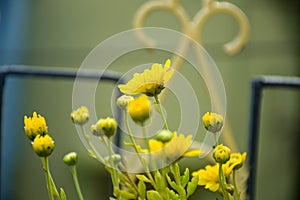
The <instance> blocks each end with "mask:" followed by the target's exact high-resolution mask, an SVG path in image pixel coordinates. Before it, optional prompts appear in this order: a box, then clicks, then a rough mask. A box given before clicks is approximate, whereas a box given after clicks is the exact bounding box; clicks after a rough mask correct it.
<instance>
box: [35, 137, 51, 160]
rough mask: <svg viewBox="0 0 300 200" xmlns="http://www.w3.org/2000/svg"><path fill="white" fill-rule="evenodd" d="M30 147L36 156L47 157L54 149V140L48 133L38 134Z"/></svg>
mask: <svg viewBox="0 0 300 200" xmlns="http://www.w3.org/2000/svg"><path fill="white" fill-rule="evenodd" d="M32 148H33V150H34V152H35V153H36V154H37V155H38V156H40V157H47V156H49V155H50V154H51V153H52V152H53V150H54V141H53V140H52V138H51V137H50V136H49V135H44V136H43V135H38V136H36V137H35V139H34V141H33V143H32Z"/></svg>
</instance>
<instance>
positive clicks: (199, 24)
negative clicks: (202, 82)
mask: <svg viewBox="0 0 300 200" xmlns="http://www.w3.org/2000/svg"><path fill="white" fill-rule="evenodd" d="M220 13H225V14H229V15H231V16H232V17H234V18H235V19H236V20H237V22H238V24H239V26H240V31H239V33H238V35H237V37H236V38H234V39H233V40H232V41H230V42H228V43H226V44H225V45H224V50H225V52H226V53H227V54H228V55H234V54H236V53H238V52H240V51H241V50H242V49H243V47H244V46H245V44H246V43H247V42H248V39H249V29H250V28H249V22H248V19H247V17H246V15H245V14H244V13H243V11H242V10H241V9H239V8H238V7H237V6H235V5H233V4H231V3H228V2H215V1H208V2H206V3H205V4H204V7H203V8H202V9H201V10H199V12H198V13H197V14H196V15H195V17H194V20H193V22H194V23H195V26H194V31H195V32H194V34H197V33H199V37H198V41H199V42H200V44H201V31H202V30H203V26H204V24H205V22H206V21H207V20H208V18H210V17H211V16H213V15H216V14H220Z"/></svg>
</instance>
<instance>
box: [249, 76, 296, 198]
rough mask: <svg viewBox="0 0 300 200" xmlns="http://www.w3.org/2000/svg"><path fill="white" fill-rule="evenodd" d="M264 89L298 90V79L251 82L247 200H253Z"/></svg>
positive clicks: (268, 78) (281, 78)
mask: <svg viewBox="0 0 300 200" xmlns="http://www.w3.org/2000/svg"><path fill="white" fill-rule="evenodd" d="M266 88H296V89H300V78H298V77H283V76H262V77H257V78H254V79H253V80H252V87H251V97H250V98H251V102H250V119H249V138H248V142H249V143H248V162H249V177H248V180H247V186H248V187H247V194H248V199H249V200H254V199H255V180H256V168H257V157H258V155H257V152H258V148H259V143H258V139H259V122H260V108H261V99H262V92H263V90H264V89H266Z"/></svg>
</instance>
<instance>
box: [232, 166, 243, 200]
mask: <svg viewBox="0 0 300 200" xmlns="http://www.w3.org/2000/svg"><path fill="white" fill-rule="evenodd" d="M235 171H236V170H233V173H232V179H233V187H234V193H235V196H236V198H237V200H241V198H240V193H239V190H238V188H237V184H236V177H235Z"/></svg>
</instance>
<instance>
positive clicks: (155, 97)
mask: <svg viewBox="0 0 300 200" xmlns="http://www.w3.org/2000/svg"><path fill="white" fill-rule="evenodd" d="M154 99H155V104H156V105H157V108H158V110H157V111H158V113H159V114H160V117H161V119H162V121H163V123H164V129H166V130H169V128H168V124H167V121H166V118H165V116H164V113H163V111H162V108H161V104H160V101H159V99H158V96H157V95H155V96H154Z"/></svg>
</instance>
